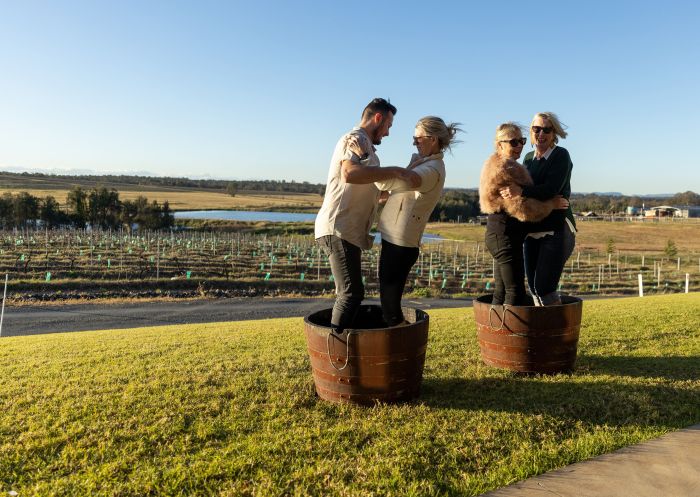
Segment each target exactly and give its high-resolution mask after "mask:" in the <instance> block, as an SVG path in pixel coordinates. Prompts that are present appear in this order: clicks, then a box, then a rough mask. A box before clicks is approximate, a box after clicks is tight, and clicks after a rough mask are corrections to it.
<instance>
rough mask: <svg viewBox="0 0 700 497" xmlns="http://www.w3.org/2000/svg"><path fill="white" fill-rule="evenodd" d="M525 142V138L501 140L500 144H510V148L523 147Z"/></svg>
mask: <svg viewBox="0 0 700 497" xmlns="http://www.w3.org/2000/svg"><path fill="white" fill-rule="evenodd" d="M525 142H527V140H526V139H525V138H513V139H512V140H501V143H510V146H511V147H517V146H518V145H525Z"/></svg>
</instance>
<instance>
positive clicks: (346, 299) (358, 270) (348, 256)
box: [316, 235, 365, 332]
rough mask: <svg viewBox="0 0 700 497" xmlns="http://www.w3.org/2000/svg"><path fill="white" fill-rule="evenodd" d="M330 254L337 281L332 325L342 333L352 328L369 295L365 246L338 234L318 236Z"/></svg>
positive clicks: (318, 241)
mask: <svg viewBox="0 0 700 497" xmlns="http://www.w3.org/2000/svg"><path fill="white" fill-rule="evenodd" d="M316 242H317V243H318V244H319V245H320V247H321V248H322V249H323V251H324V252H325V253H326V255H327V256H328V259H329V262H330V264H331V273H333V279H334V280H335V304H334V305H333V314H332V316H331V327H332V328H333V329H335V330H336V331H338V332H342V331H343V330H344V329H346V328H352V324H353V321H354V320H355V315H356V314H357V311H358V309H359V308H360V304H361V303H362V300H363V299H364V298H365V286H364V284H363V283H362V249H360V247H358V246H357V245H353V244H352V243H350V242H347V241H345V240H343V239H342V238H339V237H337V236H335V235H326V236H322V237H320V238H317V239H316Z"/></svg>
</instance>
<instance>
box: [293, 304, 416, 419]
mask: <svg viewBox="0 0 700 497" xmlns="http://www.w3.org/2000/svg"><path fill="white" fill-rule="evenodd" d="M332 312H333V309H323V310H320V311H318V312H314V313H312V314H309V315H308V316H306V318H304V333H305V335H306V345H307V348H308V352H309V358H310V360H311V371H312V374H313V378H314V384H315V386H316V393H317V394H318V396H319V397H320V398H322V399H324V400H328V401H331V402H348V403H353V404H360V405H373V404H376V403H378V402H386V403H394V402H401V401H407V400H411V399H413V398H416V397H418V395H419V394H420V386H421V382H422V380H423V366H424V364H425V351H426V349H427V346H428V324H429V319H428V314H426V313H425V312H423V311H421V310H420V309H413V308H410V307H403V313H404V317H405V319H406V321H408V324H403V325H400V326H393V327H391V328H388V327H387V326H386V323H385V322H384V319H383V317H382V310H381V308H380V307H379V306H376V305H363V306H360V310H359V311H358V316H357V318H356V319H355V323H354V326H355V327H354V328H353V329H347V330H345V331H344V332H343V333H342V334H335V333H332V330H331V328H330V321H331V313H332Z"/></svg>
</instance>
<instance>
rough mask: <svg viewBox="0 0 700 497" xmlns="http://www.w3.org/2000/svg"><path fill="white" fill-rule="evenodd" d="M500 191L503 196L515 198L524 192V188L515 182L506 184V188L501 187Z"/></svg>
mask: <svg viewBox="0 0 700 497" xmlns="http://www.w3.org/2000/svg"><path fill="white" fill-rule="evenodd" d="M498 193H500V194H501V197H503V198H515V197H519V196H520V195H522V194H523V189H522V188H520V186H518V185H516V184H513V185H510V186H506V187H505V188H501V189H500V190H498Z"/></svg>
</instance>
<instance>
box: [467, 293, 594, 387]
mask: <svg viewBox="0 0 700 497" xmlns="http://www.w3.org/2000/svg"><path fill="white" fill-rule="evenodd" d="M491 298H492V296H491V295H483V296H481V297H479V298H477V299H476V300H475V301H474V318H475V320H476V328H477V338H478V340H479V349H480V350H481V359H482V360H483V361H484V363H486V364H488V365H489V366H494V367H497V368H501V369H508V370H511V371H516V372H519V373H542V374H556V373H570V372H573V370H574V366H575V364H576V352H577V348H578V337H579V331H580V330H581V315H582V310H583V302H582V301H581V299H579V298H576V297H570V296H562V297H561V301H562V303H561V305H552V306H539V307H535V306H510V305H507V306H504V305H492V304H491Z"/></svg>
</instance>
